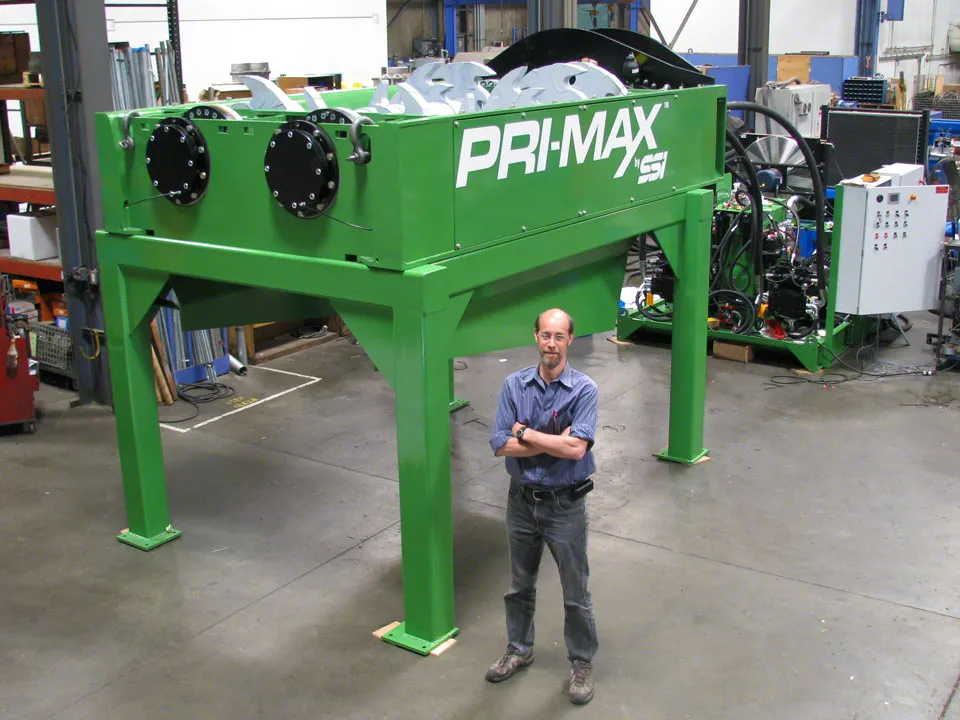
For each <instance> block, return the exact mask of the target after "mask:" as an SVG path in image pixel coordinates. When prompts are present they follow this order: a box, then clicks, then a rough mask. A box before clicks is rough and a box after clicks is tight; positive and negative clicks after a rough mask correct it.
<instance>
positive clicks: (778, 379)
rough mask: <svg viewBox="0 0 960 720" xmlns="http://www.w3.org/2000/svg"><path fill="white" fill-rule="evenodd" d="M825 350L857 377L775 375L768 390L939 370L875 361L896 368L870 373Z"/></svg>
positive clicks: (919, 374)
mask: <svg viewBox="0 0 960 720" xmlns="http://www.w3.org/2000/svg"><path fill="white" fill-rule="evenodd" d="M867 348H870V346H863V347H860V348H859V349H858V350H857V357H858V358H859V357H860V353H861V352H862V351H863V350H864V349H867ZM823 349H824V350H826V351H827V352H828V353H830V354H831V355H833V357H834V359H835V360H837V362H839V363H840V364H841V365H843V366H844V367H845V368H847V369H848V370H852V371H853V372H854V373H856V374H855V375H847V374H844V373H842V372H836V371H831V372H825V373H823V374H822V375H817V376H815V377H800V376H797V375H774V376H773V377H771V378H770V380H769V386H768V387H767V389H768V390H772V389H776V388H781V387H790V386H792V385H804V384H807V383H812V384H815V385H839V384H841V383H845V382H852V381H854V380H859V381H862V382H873V381H876V380H882V379H883V378H891V377H907V376H916V377H928V376H930V375H934V374H935V373H936V372H937V370H936V368H935V367H934V366H932V365H895V364H893V363H883V362H880V361H876V360H875V361H874V365H877V364H880V365H889V366H890V367H893V368H895V369H894V370H893V371H891V372H879V373H878V372H870V371H868V370H864V369H863V368H862V367H861V368H860V369H857V368H855V367H853V366H852V365H850V364H849V363H847V362H846V361H845V360H843V358H841V357H840V356H839V355H837V354H836V353H835V352H834V351H833V350H831V349H830V348H829V347H827V346H826V345H824V346H823ZM875 352H876V351H875Z"/></svg>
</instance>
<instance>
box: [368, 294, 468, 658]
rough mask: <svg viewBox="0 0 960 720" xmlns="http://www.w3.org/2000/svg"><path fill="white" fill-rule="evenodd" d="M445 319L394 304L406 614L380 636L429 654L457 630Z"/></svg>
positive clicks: (436, 313) (443, 315)
mask: <svg viewBox="0 0 960 720" xmlns="http://www.w3.org/2000/svg"><path fill="white" fill-rule="evenodd" d="M449 331H450V329H449V327H448V323H447V322H446V314H445V312H443V311H440V312H435V313H433V314H429V315H428V314H424V313H423V312H422V311H421V310H419V309H417V308H402V309H401V308H396V309H395V310H394V330H393V341H394V351H395V363H396V371H395V372H396V377H397V378H403V382H397V384H396V388H395V389H396V393H397V450H398V456H399V464H400V536H401V541H402V544H403V610H404V616H405V619H404V621H403V622H401V623H400V625H399V626H398V627H396V628H394V629H393V630H391V631H390V632H388V633H386V634H385V635H384V636H383V639H384V640H386V641H387V642H389V643H393V644H394V645H399V646H400V647H403V648H407V649H408V650H413V651H414V652H416V653H420V654H421V655H426V654H428V653H429V652H430V651H431V650H433V649H434V648H436V647H437V646H439V645H441V644H443V643H444V642H446V641H447V640H448V639H449V638H451V637H453V636H454V635H456V634H457V632H459V629H458V628H457V627H456V626H455V625H454V614H453V519H452V499H451V490H450V422H449V419H448V416H449V408H448V404H449V400H450V395H449V391H450V389H449V385H448V383H445V382H444V380H445V379H447V378H448V376H449V373H450V371H451V366H450V362H449V360H448V358H449V350H448V348H449V344H450V342H449V341H450V338H449Z"/></svg>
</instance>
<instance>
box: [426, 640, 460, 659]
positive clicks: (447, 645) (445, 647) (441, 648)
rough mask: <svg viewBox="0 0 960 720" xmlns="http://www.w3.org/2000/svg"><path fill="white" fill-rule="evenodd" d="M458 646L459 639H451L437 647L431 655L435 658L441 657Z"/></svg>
mask: <svg viewBox="0 0 960 720" xmlns="http://www.w3.org/2000/svg"><path fill="white" fill-rule="evenodd" d="M456 644H457V639H456V638H450V639H449V640H447V641H446V642H445V643H443V644H442V645H437V646H436V647H435V648H434V649H433V650H431V651H430V654H431V655H433V657H440V656H441V655H442V654H443V653H445V652H446V651H447V650H449V649H450V648H452V647H453V646H454V645H456Z"/></svg>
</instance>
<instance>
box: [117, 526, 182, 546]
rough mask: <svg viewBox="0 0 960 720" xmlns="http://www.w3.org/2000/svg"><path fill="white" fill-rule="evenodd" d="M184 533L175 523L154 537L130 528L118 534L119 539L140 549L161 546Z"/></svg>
mask: <svg viewBox="0 0 960 720" xmlns="http://www.w3.org/2000/svg"><path fill="white" fill-rule="evenodd" d="M182 534H183V533H182V532H181V531H180V530H177V529H176V528H174V527H173V525H167V529H166V530H164V531H163V532H162V533H158V534H157V535H154V536H153V537H143V536H142V535H137V534H136V533H132V532H130V530H123V531H121V533H120V534H119V535H117V540H119V541H120V542H122V543H124V544H126V545H130V546H132V547H135V548H138V549H140V550H153V549H154V548H155V547H160V546H161V545H163V544H165V543H168V542H170V541H171V540H176V539H177V538H178V537H180V536H181V535H182Z"/></svg>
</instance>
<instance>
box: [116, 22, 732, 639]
mask: <svg viewBox="0 0 960 720" xmlns="http://www.w3.org/2000/svg"><path fill="white" fill-rule="evenodd" d="M583 58H590V59H591V60H592V62H581V60H582V59H583ZM247 81H248V82H249V84H250V86H251V87H252V88H253V89H254V93H253V97H252V98H251V99H250V100H248V101H243V102H235V103H233V104H227V105H209V104H199V105H184V106H178V107H161V108H152V109H147V110H141V111H139V112H131V113H126V114H124V113H105V114H100V115H98V116H97V133H98V141H99V154H100V172H101V176H102V183H103V204H104V228H103V229H102V230H100V231H98V232H97V248H98V255H99V265H100V270H101V278H102V280H101V282H102V293H103V304H104V314H105V318H106V337H107V348H106V352H107V353H108V355H109V362H110V369H111V377H112V387H113V399H114V407H115V414H116V422H117V435H118V438H119V449H120V460H121V469H122V474H123V485H124V492H125V500H126V511H127V520H128V528H127V529H126V530H125V531H124V532H122V533H121V534H120V536H119V539H120V540H121V541H122V542H125V543H127V544H129V545H132V546H134V547H137V548H140V549H143V550H150V549H152V548H155V547H157V546H159V545H162V544H163V543H166V542H168V541H170V540H172V539H174V538H176V537H178V536H179V535H180V530H179V529H177V528H176V527H175V526H174V525H173V524H172V521H171V518H170V516H169V511H168V503H167V491H166V481H165V477H164V469H163V458H162V453H161V442H160V428H159V425H158V411H157V405H156V398H155V393H154V387H153V376H152V360H151V329H150V321H151V319H152V317H153V316H154V314H155V313H156V311H157V309H158V307H160V306H162V305H164V304H166V303H169V302H170V298H175V299H176V303H177V304H178V305H179V307H180V309H181V313H182V319H183V325H184V329H201V328H213V327H224V326H232V325H239V324H247V323H254V322H262V321H270V320H288V319H301V318H308V317H317V316H322V315H324V314H325V313H328V314H329V311H330V310H331V307H332V309H333V311H335V312H336V313H337V314H339V315H340V316H341V317H342V318H343V319H344V320H345V322H346V324H347V325H348V326H349V327H350V329H351V330H352V332H353V334H354V335H355V337H356V338H357V340H358V341H359V343H360V344H361V345H362V347H363V348H364V350H365V351H366V352H367V353H368V354H369V356H370V357H371V359H372V360H373V361H374V362H375V364H376V366H377V368H378V369H379V370H380V371H381V372H382V374H383V376H384V378H385V379H386V380H387V382H389V383H390V385H391V386H392V387H393V389H394V391H395V392H396V404H397V446H398V458H399V478H400V519H401V535H402V555H403V558H402V565H403V585H404V589H403V593H404V614H405V617H404V618H403V622H401V623H400V625H399V626H398V627H396V628H394V629H393V630H392V631H390V632H389V633H387V634H386V635H385V636H384V638H383V639H384V640H386V641H388V642H391V643H393V644H396V645H399V646H401V647H405V648H408V649H410V650H413V651H415V652H417V653H421V654H427V653H429V652H430V651H431V650H433V649H434V648H436V647H438V646H439V645H440V644H442V643H444V642H445V641H446V640H447V639H448V638H450V637H452V636H453V635H455V634H456V633H457V632H458V628H457V626H456V623H455V620H454V602H453V552H452V518H451V510H452V507H451V506H452V499H451V486H450V428H449V419H448V415H449V412H450V411H451V409H452V407H455V405H453V402H454V398H453V395H452V390H453V387H452V386H453V358H454V357H455V356H463V355H472V354H478V353H486V352H491V351H494V350H499V349H505V348H509V347H517V346H520V345H525V344H531V343H532V341H533V321H534V319H535V317H536V315H537V314H538V313H539V312H540V311H542V310H544V309H546V308H549V307H554V306H558V307H562V308H564V309H566V310H567V311H568V312H570V313H571V314H572V315H573V316H574V317H575V318H576V322H577V328H578V331H580V332H582V333H583V334H589V333H597V332H601V331H609V330H612V329H613V328H614V327H615V324H616V321H617V313H618V297H619V294H620V290H621V286H622V283H623V279H624V267H625V263H626V257H627V253H628V249H629V247H630V244H631V242H632V241H633V240H634V239H635V238H636V237H638V236H639V235H641V234H643V233H646V232H651V231H656V232H657V236H658V238H659V239H660V242H661V244H662V245H663V248H664V251H665V252H666V253H667V254H668V255H669V257H670V259H671V263H672V265H673V267H674V268H675V269H676V275H677V280H676V294H675V305H674V328H673V334H674V338H673V366H672V378H671V388H670V390H671V406H670V418H669V438H668V444H667V446H666V448H665V449H664V450H663V452H662V453H661V454H660V457H662V458H663V459H666V460H671V461H676V462H680V463H687V464H693V463H696V462H698V461H699V460H701V459H702V458H703V457H704V456H705V455H706V452H707V451H706V450H705V449H704V447H703V417H704V392H705V376H706V368H705V362H706V361H705V354H704V351H703V350H704V347H705V344H706V329H707V328H706V324H705V323H704V317H705V316H706V312H707V271H708V267H707V266H708V263H709V252H710V221H711V214H712V210H713V206H714V191H713V188H714V187H715V186H716V185H717V184H718V183H719V182H720V181H721V180H722V177H723V172H724V131H725V126H724V119H725V116H726V99H725V89H724V88H723V87H719V86H713V85H711V84H710V83H712V80H711V79H710V78H707V77H705V76H703V75H701V74H700V73H699V72H697V71H696V69H695V68H692V67H690V66H687V65H686V64H685V63H684V61H682V60H681V59H680V58H678V57H676V56H674V55H673V54H672V53H670V52H669V51H668V50H667V49H666V48H664V47H662V46H660V45H657V44H656V43H653V41H651V40H649V38H645V37H642V36H639V35H636V34H633V33H624V31H598V32H591V31H580V30H560V31H546V32H544V33H538V34H536V35H532V36H530V37H529V38H527V39H526V40H524V41H522V42H521V43H518V44H517V45H514V46H512V47H511V48H509V49H507V50H506V51H504V52H503V53H502V54H501V55H500V56H498V57H497V58H495V59H494V60H493V61H491V62H490V63H489V65H488V66H478V65H477V64H476V63H449V64H442V63H437V64H436V65H434V66H426V68H425V69H422V70H418V71H417V73H415V74H414V75H411V77H410V79H409V81H408V82H406V83H403V84H401V85H397V86H391V87H389V88H388V87H385V86H384V87H379V88H376V89H362V90H345V91H340V92H335V91H334V92H325V93H320V94H318V93H311V92H307V93H306V94H304V95H303V96H295V97H294V98H293V99H291V98H289V97H287V96H285V95H283V93H279V92H278V91H276V89H275V88H274V87H271V84H270V83H269V82H268V81H264V80H262V79H257V78H252V79H248V80H247ZM171 291H173V292H172V293H171ZM381 620H382V619H381ZM371 624H372V625H373V619H372V620H371ZM381 624H382V623H381Z"/></svg>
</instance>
